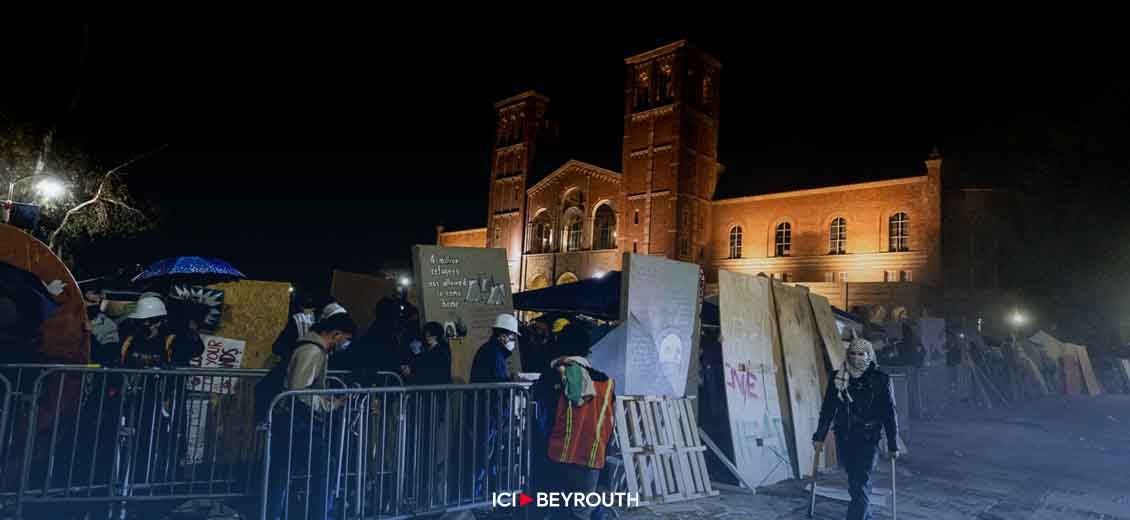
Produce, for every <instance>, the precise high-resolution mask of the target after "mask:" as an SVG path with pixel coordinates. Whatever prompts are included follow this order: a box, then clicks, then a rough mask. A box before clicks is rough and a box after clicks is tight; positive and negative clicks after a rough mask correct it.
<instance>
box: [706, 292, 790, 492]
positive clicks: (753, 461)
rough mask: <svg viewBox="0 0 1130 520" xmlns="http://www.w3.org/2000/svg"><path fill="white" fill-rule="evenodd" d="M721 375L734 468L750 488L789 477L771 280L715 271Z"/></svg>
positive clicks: (788, 459) (787, 444)
mask: <svg viewBox="0 0 1130 520" xmlns="http://www.w3.org/2000/svg"><path fill="white" fill-rule="evenodd" d="M718 292H719V294H718V298H719V308H720V311H721V325H722V361H723V375H724V378H725V381H726V405H727V409H728V410H729V421H730V434H731V438H732V439H733V443H734V446H733V448H734V450H733V453H734V465H735V466H737V468H738V471H739V472H741V474H742V478H743V479H745V480H746V482H749V483H750V484H751V485H755V486H756V485H768V484H774V483H776V482H780V481H782V480H786V479H788V478H790V476H791V468H792V466H793V465H792V463H791V461H790V456H789V443H788V441H787V440H786V436H785V423H784V419H783V418H782V414H781V402H782V401H781V397H782V396H780V395H779V391H778V389H779V388H780V387H779V386H778V382H777V375H778V373H779V370H778V367H779V366H780V364H779V361H777V360H775V356H774V353H775V352H779V351H780V348H779V347H778V346H777V345H778V344H777V341H776V336H777V333H776V330H777V321H776V316H775V314H774V311H773V307H772V300H771V294H770V289H769V280H768V279H767V278H762V277H755V276H749V275H745V274H740V273H735V272H731V271H725V270H722V271H719V272H718Z"/></svg>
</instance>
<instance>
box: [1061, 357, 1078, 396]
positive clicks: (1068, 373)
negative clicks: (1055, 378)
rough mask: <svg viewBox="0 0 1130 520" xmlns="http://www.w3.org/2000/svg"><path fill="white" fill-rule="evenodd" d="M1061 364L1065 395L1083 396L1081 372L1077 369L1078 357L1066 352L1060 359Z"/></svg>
mask: <svg viewBox="0 0 1130 520" xmlns="http://www.w3.org/2000/svg"><path fill="white" fill-rule="evenodd" d="M1060 362H1061V363H1062V364H1063V386H1064V391H1065V392H1066V393H1067V395H1083V372H1082V370H1081V369H1080V367H1079V355H1078V354H1076V353H1075V351H1073V350H1068V351H1065V352H1064V353H1063V356H1062V357H1060Z"/></svg>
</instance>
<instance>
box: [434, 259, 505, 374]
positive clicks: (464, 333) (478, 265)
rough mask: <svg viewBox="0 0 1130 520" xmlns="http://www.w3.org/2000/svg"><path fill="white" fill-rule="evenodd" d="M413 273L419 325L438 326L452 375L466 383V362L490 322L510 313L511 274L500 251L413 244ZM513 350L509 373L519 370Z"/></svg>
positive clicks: (484, 336)
mask: <svg viewBox="0 0 1130 520" xmlns="http://www.w3.org/2000/svg"><path fill="white" fill-rule="evenodd" d="M413 270H414V273H415V276H416V283H417V287H419V295H418V297H419V302H420V318H421V323H426V322H429V321H434V322H437V323H439V324H440V325H442V326H443V329H444V332H445V333H446V335H447V337H448V341H449V342H450V344H451V358H452V360H451V375H452V376H453V377H454V378H455V379H456V380H457V381H464V382H466V381H468V380H469V378H470V372H471V362H472V360H473V359H474V357H475V353H476V352H477V351H478V349H479V347H480V346H481V345H482V344H483V343H486V341H487V340H488V339H489V338H490V335H491V326H492V325H493V324H494V320H495V318H496V317H497V316H498V315H499V314H502V313H513V312H514V304H513V300H512V299H511V294H510V271H509V268H508V267H507V263H506V252H505V251H504V250H502V249H481V248H473V247H438V246H424V245H420V246H415V247H414V248H413ZM518 356H519V354H518V352H517V351H515V352H514V354H513V355H512V356H510V359H509V360H508V361H509V362H510V364H511V365H512V370H511V371H512V372H514V373H517V369H516V367H519V366H521V365H520V364H519V363H520V360H519V359H518Z"/></svg>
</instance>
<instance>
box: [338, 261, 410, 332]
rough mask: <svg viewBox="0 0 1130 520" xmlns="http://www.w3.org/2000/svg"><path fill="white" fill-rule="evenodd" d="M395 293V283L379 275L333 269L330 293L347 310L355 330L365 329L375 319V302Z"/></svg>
mask: <svg viewBox="0 0 1130 520" xmlns="http://www.w3.org/2000/svg"><path fill="white" fill-rule="evenodd" d="M394 294H396V284H395V282H394V281H393V280H389V279H387V278H384V277H380V276H373V275H370V274H362V273H351V272H349V271H338V270H336V269H335V270H334V272H333V279H332V281H331V282H330V295H331V296H333V297H334V299H336V300H337V301H338V303H340V304H341V306H342V307H345V310H347V311H349V315H350V316H352V317H353V320H354V321H355V322H357V330H358V331H365V330H368V329H369V325H371V324H372V323H373V320H374V319H375V317H376V316H375V311H376V307H377V302H379V301H381V299H382V298H384V297H386V296H392V295H394Z"/></svg>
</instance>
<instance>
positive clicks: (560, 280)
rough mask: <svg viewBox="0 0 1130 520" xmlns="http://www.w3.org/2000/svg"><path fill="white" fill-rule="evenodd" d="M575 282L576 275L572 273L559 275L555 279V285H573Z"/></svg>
mask: <svg viewBox="0 0 1130 520" xmlns="http://www.w3.org/2000/svg"><path fill="white" fill-rule="evenodd" d="M576 281H577V275H575V274H573V273H561V276H558V277H557V285H565V284H567V283H574V282H576Z"/></svg>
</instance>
